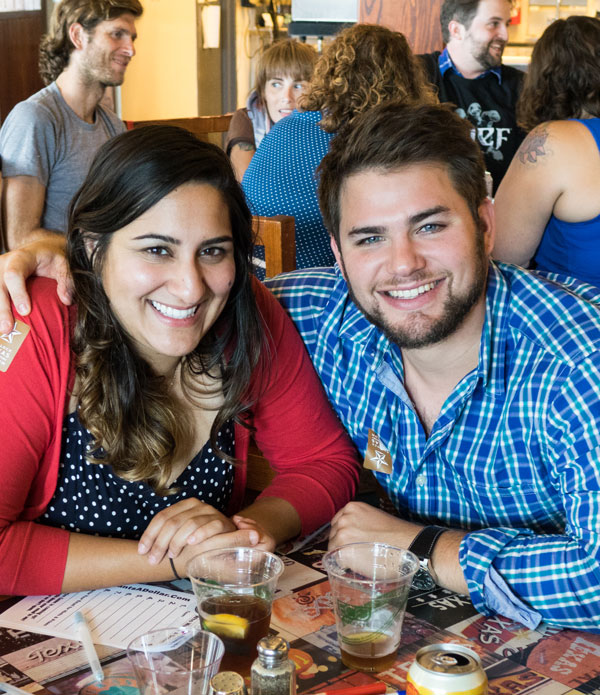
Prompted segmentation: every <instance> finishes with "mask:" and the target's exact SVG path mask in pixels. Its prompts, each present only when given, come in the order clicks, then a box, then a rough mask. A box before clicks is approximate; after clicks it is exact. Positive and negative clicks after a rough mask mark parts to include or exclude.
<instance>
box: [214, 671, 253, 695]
mask: <svg viewBox="0 0 600 695" xmlns="http://www.w3.org/2000/svg"><path fill="white" fill-rule="evenodd" d="M210 691H211V695H246V683H245V682H244V679H243V678H242V676H240V674H239V673H236V672H235V671H221V672H220V673H217V675H216V676H213V677H212V678H211V681H210Z"/></svg>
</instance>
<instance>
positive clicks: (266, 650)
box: [257, 635, 289, 659]
mask: <svg viewBox="0 0 600 695" xmlns="http://www.w3.org/2000/svg"><path fill="white" fill-rule="evenodd" d="M257 649H258V655H259V656H261V657H263V658H266V659H284V658H285V657H287V654H288V650H289V644H288V643H287V640H285V639H284V638H283V637H281V635H267V636H266V637H263V638H262V639H260V640H259V641H258V644H257Z"/></svg>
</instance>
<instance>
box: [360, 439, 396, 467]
mask: <svg viewBox="0 0 600 695" xmlns="http://www.w3.org/2000/svg"><path fill="white" fill-rule="evenodd" d="M363 467H364V468H368V469H369V470H370V471H377V472H378V473H384V474H385V475H391V473H392V457H391V456H390V452H389V451H388V450H387V447H386V445H385V444H384V443H383V442H382V441H381V439H379V435H378V434H375V432H373V430H369V446H368V447H367V453H366V454H365V460H364V461H363Z"/></svg>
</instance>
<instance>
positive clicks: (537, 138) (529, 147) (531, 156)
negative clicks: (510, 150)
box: [517, 125, 549, 164]
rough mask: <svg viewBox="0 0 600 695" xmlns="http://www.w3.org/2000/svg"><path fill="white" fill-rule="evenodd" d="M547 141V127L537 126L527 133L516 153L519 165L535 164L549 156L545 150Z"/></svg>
mask: <svg viewBox="0 0 600 695" xmlns="http://www.w3.org/2000/svg"><path fill="white" fill-rule="evenodd" d="M547 139H548V127H547V126H546V125H542V126H538V127H537V128H536V129H535V130H534V131H532V132H531V133H529V135H528V136H527V137H526V138H525V140H523V142H522V143H521V146H520V147H519V151H518V152H517V155H518V157H519V161H520V162H521V164H528V163H530V164H535V163H536V162H537V161H538V160H539V158H540V157H544V156H545V155H546V154H549V150H546V140H547Z"/></svg>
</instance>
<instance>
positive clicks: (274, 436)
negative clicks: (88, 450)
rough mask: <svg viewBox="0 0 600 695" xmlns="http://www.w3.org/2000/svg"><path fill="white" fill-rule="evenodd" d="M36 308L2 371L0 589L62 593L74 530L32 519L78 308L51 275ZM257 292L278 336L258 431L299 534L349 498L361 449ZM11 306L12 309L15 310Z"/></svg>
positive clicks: (36, 286)
mask: <svg viewBox="0 0 600 695" xmlns="http://www.w3.org/2000/svg"><path fill="white" fill-rule="evenodd" d="M29 289H30V292H31V299H32V306H33V309H32V312H31V314H30V315H29V316H27V317H21V316H19V315H18V313H16V312H15V316H16V317H17V318H18V319H19V320H20V321H23V322H24V323H27V324H28V325H29V326H30V327H31V330H30V332H29V334H28V335H27V337H26V338H25V340H24V342H23V344H22V345H21V347H20V349H19V351H18V353H17V354H16V355H15V357H14V359H13V361H12V363H11V365H10V366H9V368H8V370H7V371H6V372H4V373H2V372H0V394H1V397H2V407H1V408H0V431H1V432H2V433H3V435H2V446H1V447H0V476H1V480H2V485H1V488H0V594H51V593H59V592H60V590H61V585H62V579H63V575H64V569H65V564H66V559H67V552H68V545H69V532H68V531H64V530H62V529H58V528H53V527H51V526H45V525H43V524H38V523H34V521H33V520H34V519H37V518H38V517H39V516H40V515H41V514H42V513H43V512H44V511H45V509H46V507H47V505H48V503H49V501H50V499H51V498H52V496H53V494H54V491H55V488H56V482H57V475H58V466H59V457H60V449H61V440H62V426H63V419H64V417H65V415H66V408H67V405H68V397H67V395H68V392H69V386H70V384H71V382H72V378H73V354H72V352H71V345H70V336H71V332H72V324H73V322H74V320H75V314H76V311H75V309H74V308H73V307H71V308H69V307H65V306H63V305H62V304H61V303H60V301H59V300H58V299H57V297H56V286H55V283H54V282H53V281H51V280H47V279H44V278H35V279H34V280H33V281H32V282H31V283H30V285H29ZM255 295H256V299H257V303H258V307H259V310H260V313H261V315H262V319H263V323H264V326H265V329H266V331H267V334H268V335H269V336H270V341H271V353H272V354H271V355H270V358H271V362H270V365H269V368H268V369H265V370H262V371H261V370H257V373H255V374H254V375H253V384H255V385H258V384H260V386H259V388H260V394H261V396H260V399H259V400H258V402H257V403H256V404H255V406H254V407H253V412H252V424H253V425H254V427H255V428H256V432H255V439H256V442H257V444H258V446H259V447H260V449H261V450H262V451H263V453H264V455H265V456H266V458H267V459H268V460H269V462H270V464H271V466H272V467H273V469H274V470H275V471H276V473H277V475H276V476H275V478H274V480H273V482H272V483H271V484H270V485H269V486H268V487H267V488H266V489H265V490H264V491H263V492H262V493H261V497H262V496H271V497H279V498H282V499H285V500H287V501H288V502H290V503H291V504H292V505H293V506H294V507H295V509H296V510H297V511H298V514H299V515H300V518H301V520H302V533H309V532H310V531H311V530H313V529H315V528H318V527H319V526H320V525H321V524H323V523H325V522H326V521H329V520H330V519H331V517H332V516H333V515H334V514H335V512H336V511H337V510H338V509H340V508H341V507H342V506H343V505H344V504H345V503H346V502H348V501H349V500H350V499H352V496H353V494H354V492H355V488H356V482H357V479H358V464H357V459H356V453H355V450H354V447H353V445H352V444H351V442H350V440H349V439H348V437H347V436H346V434H345V433H344V431H343V429H342V427H341V425H340V423H339V421H338V420H337V417H336V416H335V414H334V412H333V410H332V409H331V407H330V405H329V403H328V402H327V399H326V397H325V394H324V392H323V389H322V387H321V384H320V382H319V380H318V377H317V376H316V374H315V372H314V370H313V367H312V364H311V362H310V358H309V357H308V354H307V352H306V349H305V347H304V344H303V343H302V341H301V339H300V337H299V335H298V333H297V332H296V329H295V328H294V326H293V324H292V322H291V320H290V319H289V318H288V316H287V315H286V313H285V312H284V310H283V309H282V308H281V306H280V305H279V303H278V302H277V300H276V299H275V298H274V297H273V296H272V295H271V294H270V293H269V292H268V290H267V289H266V288H265V287H263V286H262V285H261V284H260V283H258V282H257V283H256V284H255ZM13 311H14V309H13ZM248 439H249V435H248V431H247V430H246V429H245V428H243V427H239V426H236V429H235V453H236V457H237V458H238V459H240V461H242V462H243V463H242V464H241V465H238V466H236V474H235V482H234V489H233V495H232V500H231V505H230V513H233V512H234V511H237V510H238V509H239V508H240V505H241V501H242V497H243V494H244V489H245V483H246V465H245V462H246V457H247V452H248Z"/></svg>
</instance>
